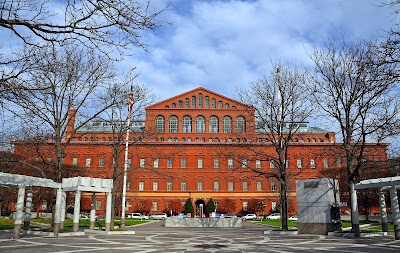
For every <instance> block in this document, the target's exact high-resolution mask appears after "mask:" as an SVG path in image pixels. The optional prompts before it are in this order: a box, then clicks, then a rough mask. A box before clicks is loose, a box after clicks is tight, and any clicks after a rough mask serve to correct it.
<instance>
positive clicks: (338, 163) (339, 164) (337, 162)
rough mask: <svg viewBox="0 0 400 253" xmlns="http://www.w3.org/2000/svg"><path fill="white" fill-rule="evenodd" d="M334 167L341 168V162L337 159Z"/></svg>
mask: <svg viewBox="0 0 400 253" xmlns="http://www.w3.org/2000/svg"><path fill="white" fill-rule="evenodd" d="M336 166H337V167H338V168H341V167H342V160H340V159H337V160H336Z"/></svg>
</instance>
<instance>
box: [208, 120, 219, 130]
mask: <svg viewBox="0 0 400 253" xmlns="http://www.w3.org/2000/svg"><path fill="white" fill-rule="evenodd" d="M209 131H210V133H218V118H217V117H216V116H211V117H210V130H209Z"/></svg>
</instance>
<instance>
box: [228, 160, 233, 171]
mask: <svg viewBox="0 0 400 253" xmlns="http://www.w3.org/2000/svg"><path fill="white" fill-rule="evenodd" d="M228 168H229V169H233V159H232V158H229V159H228Z"/></svg>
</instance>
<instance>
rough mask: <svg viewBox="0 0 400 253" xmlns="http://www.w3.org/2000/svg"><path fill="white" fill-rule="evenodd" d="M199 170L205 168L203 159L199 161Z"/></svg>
mask: <svg viewBox="0 0 400 253" xmlns="http://www.w3.org/2000/svg"><path fill="white" fill-rule="evenodd" d="M197 168H199V169H201V168H203V159H197Z"/></svg>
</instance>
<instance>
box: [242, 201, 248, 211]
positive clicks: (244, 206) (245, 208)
mask: <svg viewBox="0 0 400 253" xmlns="http://www.w3.org/2000/svg"><path fill="white" fill-rule="evenodd" d="M247 207H248V203H247V201H244V202H243V211H245V212H246V211H247Z"/></svg>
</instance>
